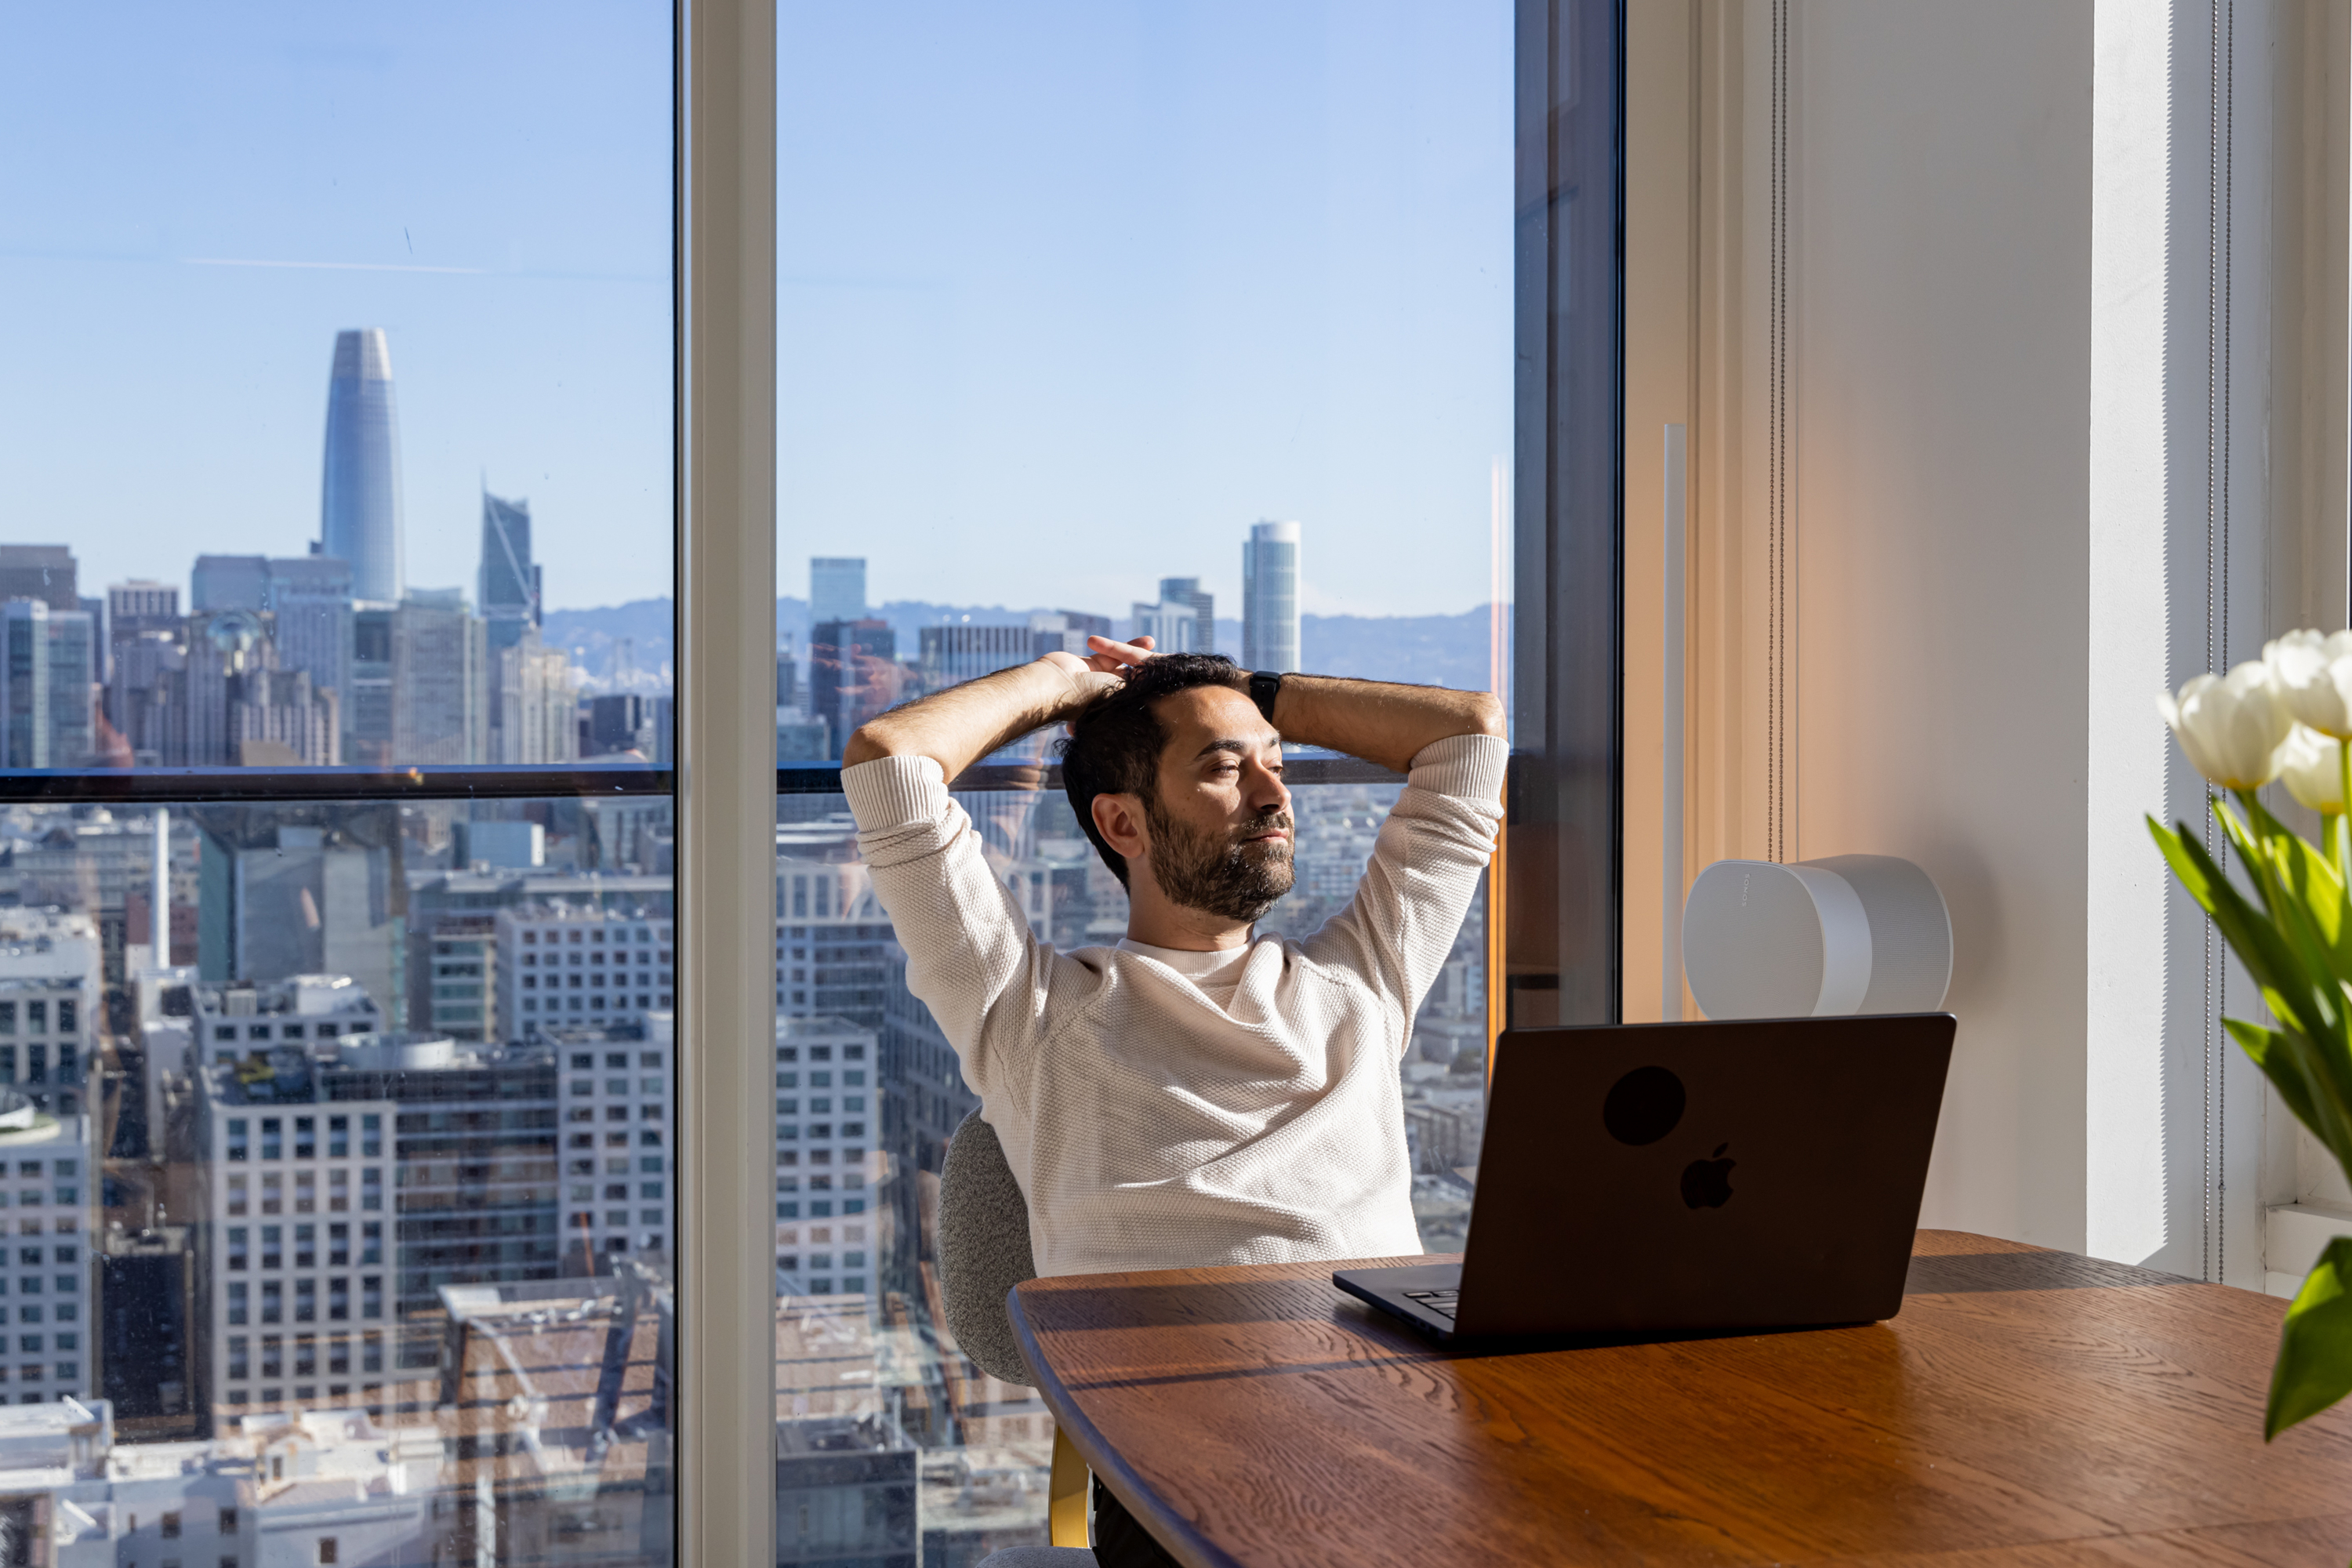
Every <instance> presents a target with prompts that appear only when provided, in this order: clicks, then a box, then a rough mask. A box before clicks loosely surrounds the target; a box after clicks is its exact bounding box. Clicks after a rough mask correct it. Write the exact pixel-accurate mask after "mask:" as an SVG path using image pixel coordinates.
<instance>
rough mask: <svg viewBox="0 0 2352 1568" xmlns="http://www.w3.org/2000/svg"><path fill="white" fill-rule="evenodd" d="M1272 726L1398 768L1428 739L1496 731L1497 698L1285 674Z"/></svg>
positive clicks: (1289, 736)
mask: <svg viewBox="0 0 2352 1568" xmlns="http://www.w3.org/2000/svg"><path fill="white" fill-rule="evenodd" d="M1274 727H1275V728H1276V729H1277V730H1279V731H1282V738H1283V739H1284V740H1286V741H1295V742H1298V743H1299V744H1301V745H1306V746H1321V747H1324V748H1326V749H1327V750H1329V751H1334V752H1346V753H1348V755H1349V756H1351V757H1361V758H1363V759H1364V760H1365V761H1366V762H1368V763H1380V764H1381V766H1382V767H1385V768H1393V769H1395V770H1396V771H1397V772H1398V773H1402V772H1404V771H1405V769H1406V768H1407V767H1408V766H1410V765H1411V763H1412V759H1413V756H1414V754H1415V753H1417V752H1420V750H1421V749H1422V748H1423V746H1426V745H1429V744H1431V743H1433V742H1437V741H1443V740H1446V739H1449V738H1450V737H1452V736H1454V735H1500V734H1502V733H1503V732H1504V729H1503V705H1502V704H1501V703H1500V702H1497V701H1496V700H1495V699H1494V697H1493V696H1491V695H1490V694H1488V693H1486V692H1484V691H1454V690H1451V689H1448V688H1446V687H1443V686H1395V685H1391V684H1390V683H1389V682H1387V681H1385V680H1347V679H1340V678H1339V677H1337V676H1329V675H1286V676H1284V677H1283V678H1282V694H1281V695H1280V696H1279V697H1277V698H1276V700H1275V704H1274Z"/></svg>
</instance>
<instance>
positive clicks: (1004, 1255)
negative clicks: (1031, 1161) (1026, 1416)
mask: <svg viewBox="0 0 2352 1568" xmlns="http://www.w3.org/2000/svg"><path fill="white" fill-rule="evenodd" d="M939 1264H940V1298H941V1299H942V1301H943V1302H944V1304H945V1306H946V1309H947V1319H948V1323H947V1327H948V1332H949V1333H950V1334H952V1335H954V1336H955V1342H956V1347H957V1348H958V1349H959V1350H961V1351H962V1352H963V1353H964V1354H965V1355H966V1356H968V1357H969V1358H971V1363H972V1364H973V1365H975V1366H977V1367H979V1368H980V1370H981V1371H982V1372H984V1373H988V1374H989V1375H990V1376H991V1377H994V1378H999V1379H1001V1380H1003V1382H1006V1383H1011V1384H1019V1385H1021V1386H1022V1387H1024V1388H1034V1387H1035V1386H1036V1385H1037V1378H1036V1374H1035V1373H1032V1372H1031V1371H1030V1370H1029V1363H1028V1362H1027V1361H1026V1360H1025V1359H1024V1358H1023V1356H1022V1354H1021V1344H1020V1342H1019V1341H1018V1340H1016V1339H1014V1338H1013V1318H1012V1315H1011V1313H1010V1312H1008V1311H1007V1310H1006V1308H1005V1301H1004V1299H1005V1297H1006V1296H1007V1295H1009V1294H1011V1292H1012V1289H1013V1287H1014V1286H1015V1285H1018V1284H1020V1283H1021V1282H1022V1281H1023V1280H1024V1279H1035V1278H1036V1277H1037V1264H1036V1260H1035V1258H1034V1256H1033V1255H1032V1253H1031V1252H1030V1250H1029V1204H1028V1201H1027V1200H1026V1199H1025V1198H1024V1197H1023V1196H1022V1195H1021V1184H1020V1183H1018V1182H1016V1181H1015V1180H1013V1167H1012V1166H1011V1165H1010V1164H1008V1163H1006V1162H1005V1159H1004V1145H1003V1144H1002V1143H1000V1142H997V1139H996V1129H995V1128H993V1127H991V1126H990V1125H989V1124H988V1123H987V1122H985V1121H982V1120H981V1119H980V1112H979V1111H977V1110H975V1111H973V1112H972V1113H971V1115H969V1116H967V1117H965V1118H964V1119H963V1124H962V1125H961V1126H960V1127H958V1128H957V1129H956V1130H955V1136H954V1138H952V1139H951V1140H950V1141H949V1143H948V1157H947V1160H946V1162H945V1163H944V1164H943V1165H942V1167H941V1169H940V1212H939ZM1045 1507H1046V1514H1045V1517H1046V1524H1047V1529H1048V1532H1049V1535H1050V1538H1051V1539H1052V1541H1053V1542H1054V1544H1053V1545H1051V1546H1015V1547H1009V1548H1007V1549H1006V1550H1004V1551H1003V1552H995V1553H993V1554H992V1555H991V1556H990V1557H988V1558H987V1559H986V1560H985V1561H984V1562H983V1563H981V1565H980V1568H1092V1565H1093V1563H1094V1561H1095V1554H1094V1552H1092V1551H1090V1550H1088V1549H1087V1467H1086V1462H1085V1461H1084V1460H1082V1459H1080V1458H1078V1451H1077V1450H1076V1448H1074V1447H1071V1446H1070V1440H1069V1438H1068V1437H1066V1436H1064V1435H1063V1433H1062V1428H1061V1426H1060V1424H1059V1423H1058V1422H1057V1423H1055V1427H1054V1468H1053V1475H1052V1479H1051V1480H1049V1481H1048V1482H1047V1483H1046V1505H1045Z"/></svg>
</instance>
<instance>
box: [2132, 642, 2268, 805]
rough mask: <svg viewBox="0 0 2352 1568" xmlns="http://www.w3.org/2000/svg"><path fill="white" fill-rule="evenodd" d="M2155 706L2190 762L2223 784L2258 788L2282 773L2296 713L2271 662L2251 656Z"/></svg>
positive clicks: (2164, 699) (2161, 699)
mask: <svg viewBox="0 0 2352 1568" xmlns="http://www.w3.org/2000/svg"><path fill="white" fill-rule="evenodd" d="M2156 705H2157V708H2158V710H2159V711H2160V712H2162V713H2163V715H2164V721H2165V722H2166V723H2168V724H2169V725H2171V726H2172V732H2173V733H2174V734H2175V735H2178V736H2179V738H2180V749H2181V750H2182V751H2184V752H2188V753H2189V764H2190V765H2191V766H2193V767H2194V768H2196V770H2197V771H2198V772H2199V773H2202V774H2204V775H2205V777H2206V778H2207V779H2209V780H2210V781H2211V782H2212V783H2214V784H2220V785H2221V787H2222V788H2223V789H2260V788H2261V787H2262V786H2263V785H2264V784H2268V783H2270V782H2271V780H2273V779H2274V778H2276V777H2277V776H2278V770H2279V752H2280V751H2281V749H2282V748H2284V745H2285V743H2286V739H2287V736H2288V735H2289V734H2290V733H2291V732H2292V731H2294V715H2293V714H2291V713H2289V712H2288V711H2287V709H2286V704H2285V702H2284V701H2283V700H2281V699H2280V696H2279V688H2278V678H2277V677H2276V676H2274V675H2273V674H2272V672H2271V668H2270V666H2268V665H2266V664H2263V663H2262V662H2261V661H2260V660H2257V659H2249V660H2247V661H2246V662H2245V663H2244V664H2242V665H2240V666H2238V668H2235V669H2233V670H2231V671H2230V673H2229V674H2228V675H2227V676H2226V677H2223V676H2219V675H2200V676H2199V677H2197V678H2196V679H2194V680H2191V681H2190V682H2189V684H2188V685H2186V686H2184V687H2182V688H2181V689H2180V695H2179V697H2178V698H2175V697H2172V696H2170V695H2160V696H2158V698H2157V700H2156Z"/></svg>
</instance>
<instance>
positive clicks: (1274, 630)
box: [1242, 522, 1298, 670]
mask: <svg viewBox="0 0 2352 1568" xmlns="http://www.w3.org/2000/svg"><path fill="white" fill-rule="evenodd" d="M1242 666H1243V668H1245V669H1281V670H1288V669H1297V668H1298V524H1297V523H1295V522H1259V523H1253V524H1251V525H1250V536H1249V539H1248V540H1247V542H1244V544H1243V545H1242Z"/></svg>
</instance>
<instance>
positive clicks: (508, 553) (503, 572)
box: [474, 489, 541, 647]
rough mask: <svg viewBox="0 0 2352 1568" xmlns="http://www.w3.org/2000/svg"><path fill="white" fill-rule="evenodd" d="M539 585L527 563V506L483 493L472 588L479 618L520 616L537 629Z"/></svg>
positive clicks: (535, 571)
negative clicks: (478, 559) (479, 609)
mask: <svg viewBox="0 0 2352 1568" xmlns="http://www.w3.org/2000/svg"><path fill="white" fill-rule="evenodd" d="M539 585H540V574H539V568H538V567H537V566H536V565H534V564H533V563H532V562H531V559H530V502H529V501H527V500H505V499H504V498H502V497H499V496H494V495H492V494H491V493H490V492H489V491H488V490H487V489H485V490H484V491H483V492H482V566H481V571H480V573H479V574H478V577H477V579H476V582H475V586H474V593H475V596H476V599H477V600H478V603H479V604H480V605H481V606H482V614H483V615H484V616H487V617H488V618H489V619H491V620H497V619H499V618H500V617H501V616H521V617H523V618H525V619H527V620H529V621H530V624H531V625H532V626H538V625H540V624H541V621H540V604H539ZM502 646H504V647H513V646H514V644H513V643H511V642H509V643H506V644H504V645H502Z"/></svg>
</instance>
